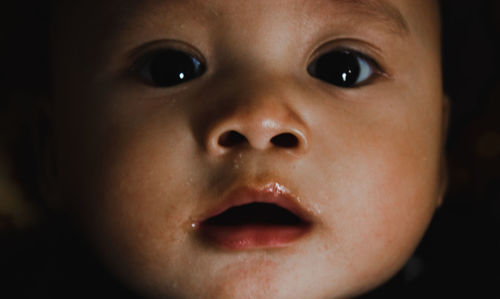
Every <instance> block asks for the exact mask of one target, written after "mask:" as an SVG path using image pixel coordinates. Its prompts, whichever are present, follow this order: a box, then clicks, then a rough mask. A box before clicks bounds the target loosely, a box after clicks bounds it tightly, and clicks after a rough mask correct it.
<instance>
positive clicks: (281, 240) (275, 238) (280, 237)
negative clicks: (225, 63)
mask: <svg viewBox="0 0 500 299" xmlns="http://www.w3.org/2000/svg"><path fill="white" fill-rule="evenodd" d="M200 231H201V234H202V235H203V237H204V238H205V239H206V240H208V241H210V242H211V243H212V244H215V245H217V246H218V247H220V248H224V249H229V250H249V249H263V248H279V247H285V246H287V245H289V244H290V243H293V242H294V241H297V240H298V239H300V238H301V237H303V236H304V235H305V234H307V232H308V231H309V225H294V226H285V225H283V226H279V225H257V224H255V225H243V226H215V225H203V224H202V225H201V226H200Z"/></svg>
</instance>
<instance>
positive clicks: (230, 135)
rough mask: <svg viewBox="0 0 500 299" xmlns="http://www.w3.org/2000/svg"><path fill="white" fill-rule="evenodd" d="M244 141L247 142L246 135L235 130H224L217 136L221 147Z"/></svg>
mask: <svg viewBox="0 0 500 299" xmlns="http://www.w3.org/2000/svg"><path fill="white" fill-rule="evenodd" d="M244 142H247V139H246V137H245V136H243V135H242V134H240V133H238V132H236V131H228V132H225V133H224V134H222V135H221V136H220V137H219V145H220V146H222V147H233V146H236V145H238V144H241V143H244Z"/></svg>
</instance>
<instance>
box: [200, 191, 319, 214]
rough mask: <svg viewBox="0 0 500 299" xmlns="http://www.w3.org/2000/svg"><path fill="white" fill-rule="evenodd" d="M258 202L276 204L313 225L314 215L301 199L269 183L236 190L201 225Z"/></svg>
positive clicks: (210, 211)
mask: <svg viewBox="0 0 500 299" xmlns="http://www.w3.org/2000/svg"><path fill="white" fill-rule="evenodd" d="M256 202H258V203H270V204H275V205H277V206H279V207H282V208H284V209H287V210H288V211H290V212H292V213H293V214H295V215H296V216H297V217H299V218H300V219H301V221H303V222H305V223H312V215H311V213H310V212H309V211H308V210H306V209H305V208H304V207H303V206H302V205H301V203H300V199H299V197H297V196H296V195H294V194H293V193H291V192H290V190H289V189H288V188H286V187H285V186H284V185H281V184H279V183H269V184H266V185H264V186H261V187H250V186H242V187H237V188H234V189H233V190H231V191H230V192H229V193H228V194H227V195H226V196H225V197H224V200H223V202H222V203H221V204H220V205H218V206H216V207H215V208H214V209H212V210H209V211H208V213H206V214H205V216H204V217H202V220H201V221H200V222H199V223H201V222H203V221H205V220H208V219H210V218H212V217H215V216H217V215H219V214H221V213H223V212H224V211H226V210H228V209H230V208H232V207H236V206H241V205H245V204H249V203H256Z"/></svg>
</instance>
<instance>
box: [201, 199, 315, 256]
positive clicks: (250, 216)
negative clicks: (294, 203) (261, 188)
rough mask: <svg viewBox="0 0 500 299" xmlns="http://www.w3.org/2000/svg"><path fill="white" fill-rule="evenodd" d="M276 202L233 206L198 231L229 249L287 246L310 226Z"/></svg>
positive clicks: (284, 205)
mask: <svg viewBox="0 0 500 299" xmlns="http://www.w3.org/2000/svg"><path fill="white" fill-rule="evenodd" d="M274 197H276V196H274ZM278 203H279V204H278ZM278 203H275V202H255V201H254V202H249V203H245V204H241V205H236V206H232V207H230V208H228V209H226V210H224V211H222V212H220V213H218V214H216V215H214V216H212V217H209V218H207V219H205V220H204V221H202V222H201V223H200V232H201V234H202V236H203V237H204V239H205V240H207V241H209V242H210V243H212V244H215V245H217V246H218V247H221V248H224V249H230V250H246V249H259V248H276V247H284V246H287V245H288V244H290V243H292V242H294V241H295V240H297V239H299V238H300V237H302V236H303V235H305V234H306V233H307V232H308V231H309V229H310V226H311V225H310V222H308V221H306V220H305V219H303V218H302V217H301V216H299V215H298V214H296V213H294V212H293V211H292V210H291V209H288V208H287V207H286V203H285V204H284V203H283V202H282V201H278Z"/></svg>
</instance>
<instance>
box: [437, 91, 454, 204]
mask: <svg viewBox="0 0 500 299" xmlns="http://www.w3.org/2000/svg"><path fill="white" fill-rule="evenodd" d="M442 102H443V105H442V124H441V140H442V143H441V157H440V163H439V164H440V165H439V168H440V170H439V172H440V174H439V177H440V178H439V193H438V199H437V207H438V208H439V207H440V206H441V205H442V204H443V200H444V196H445V194H446V189H447V187H448V163H447V159H446V139H447V136H448V127H449V121H450V105H451V103H450V98H449V97H448V95H447V94H443V101H442Z"/></svg>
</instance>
